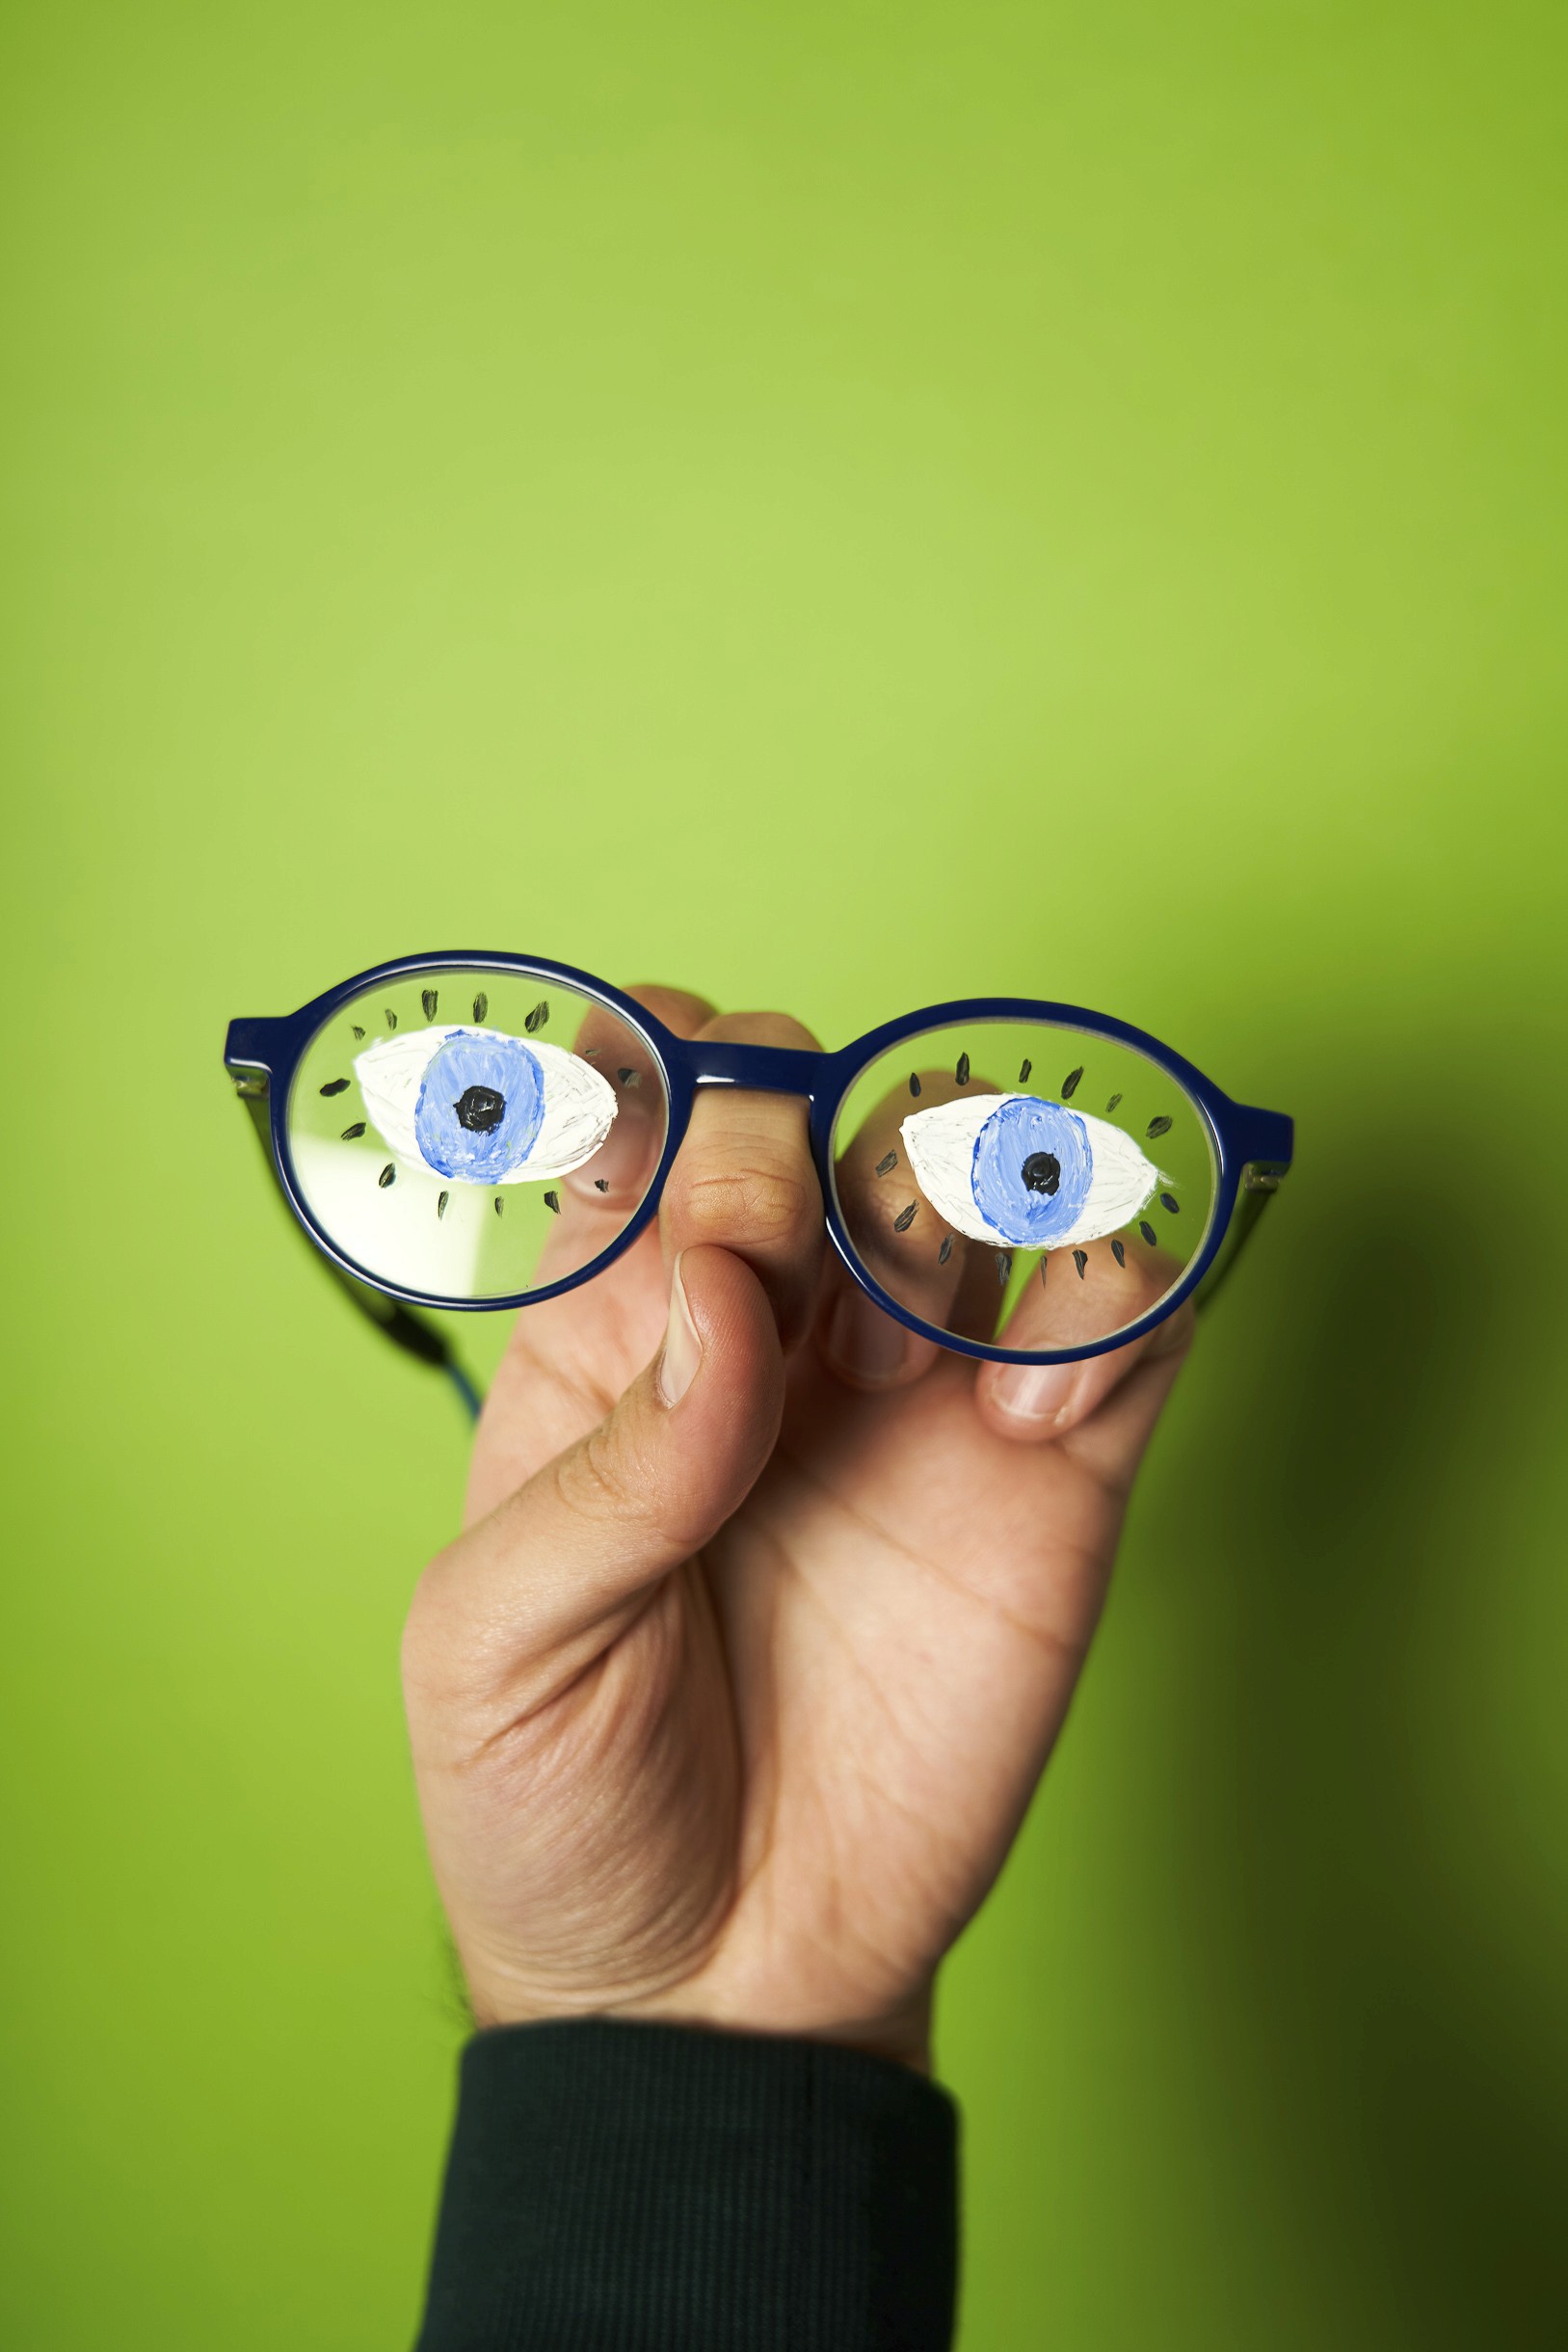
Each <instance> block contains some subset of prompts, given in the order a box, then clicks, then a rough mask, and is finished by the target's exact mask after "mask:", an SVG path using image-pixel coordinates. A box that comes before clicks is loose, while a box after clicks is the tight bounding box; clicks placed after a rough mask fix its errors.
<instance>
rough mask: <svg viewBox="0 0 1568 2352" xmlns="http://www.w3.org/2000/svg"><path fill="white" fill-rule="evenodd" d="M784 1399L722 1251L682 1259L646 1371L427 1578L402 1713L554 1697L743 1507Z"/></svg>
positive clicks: (766, 1331) (692, 1252) (750, 1296)
mask: <svg viewBox="0 0 1568 2352" xmlns="http://www.w3.org/2000/svg"><path fill="white" fill-rule="evenodd" d="M783 1410H784V1356H783V1352H782V1350H781V1348H780V1345H779V1334H778V1328H777V1325H776V1324H775V1322H774V1318H773V1312H772V1309H771V1307H770V1306H769V1304H768V1300H767V1296H766V1294H765V1292H764V1291H763V1289H762V1285H761V1283H760V1282H759V1281H758V1280H757V1276H756V1274H755V1273H753V1271H752V1270H751V1268H750V1267H749V1266H747V1265H746V1264H745V1263H744V1261H743V1260H741V1259H739V1258H736V1257H732V1256H731V1253H730V1252H729V1251H728V1250H726V1249H721V1248H718V1247H715V1246H711V1245H706V1246H702V1247H692V1248H689V1249H685V1250H682V1252H681V1253H680V1256H679V1257H678V1259H677V1260H676V1263H675V1270H674V1274H673V1277H672V1281H671V1292H670V1319H669V1324H668V1328H667V1331H666V1334H665V1340H664V1345H663V1347H662V1348H661V1349H660V1350H659V1353H658V1354H657V1355H656V1356H655V1357H654V1359H653V1361H652V1363H651V1364H650V1365H649V1366H648V1367H647V1368H646V1370H645V1371H643V1372H641V1373H640V1374H639V1375H638V1376H637V1377H636V1379H634V1380H633V1381H632V1383H631V1385H630V1386H629V1388H627V1390H626V1392H625V1395H624V1396H623V1397H622V1398H621V1400H620V1402H619V1403H617V1404H616V1406H615V1408H614V1410H613V1411H612V1412H611V1413H610V1414H609V1415H608V1416H607V1418H606V1419H605V1420H603V1421H601V1422H600V1423H599V1424H598V1428H597V1429H593V1430H589V1431H588V1433H587V1435H586V1436H585V1437H582V1438H579V1439H578V1440H577V1442H576V1443H575V1444H574V1445H571V1446H569V1447H568V1448H567V1449H566V1451H565V1452H564V1453H562V1454H558V1455H557V1456H556V1457H555V1458H554V1459H553V1460H552V1461H548V1462H546V1463H545V1465H544V1467H543V1469H541V1470H539V1471H537V1472H536V1473H535V1474H534V1476H533V1477H532V1478H531V1479H529V1480H528V1481H527V1482H526V1483H525V1484H523V1485H521V1486H519V1487H518V1490H517V1492H516V1493H515V1494H512V1495H509V1496H508V1497H507V1499H506V1501H505V1502H503V1503H501V1504H499V1505H498V1506H497V1507H496V1509H495V1510H492V1512H491V1513H490V1515H489V1517H488V1518H485V1519H481V1520H480V1521H478V1522H477V1524H476V1525H474V1526H473V1527H471V1528H469V1529H467V1530H466V1532H465V1534H464V1535H462V1536H461V1537H458V1539H457V1540H456V1542H454V1543H452V1544H450V1545H449V1546H448V1547H447V1549H446V1550H445V1551H444V1552H442V1553H440V1554H439V1556H438V1557H437V1559H436V1560H435V1561H433V1562H432V1564H431V1565H430V1567H429V1568H427V1569H426V1571H425V1574H424V1576H423V1577H422V1578H421V1580H420V1584H419V1590H418V1591H417V1593H416V1594H415V1597H414V1603H413V1607H412V1611H411V1614H410V1617H409V1626H408V1631H407V1633H406V1635H405V1637H404V1675H405V1681H406V1682H407V1683H408V1685H409V1687H410V1696H411V1698H412V1697H414V1695H415V1693H416V1692H417V1693H418V1694H419V1695H420V1696H421V1697H437V1696H440V1697H456V1696H458V1695H459V1692H460V1691H461V1693H462V1695H463V1697H465V1699H467V1700H469V1701H478V1702H479V1703H480V1704H481V1705H482V1706H483V1705H485V1704H486V1703H487V1702H488V1701H489V1700H491V1699H492V1698H493V1699H494V1700H495V1701H496V1702H497V1703H498V1704H499V1705H500V1706H501V1707H502V1708H503V1710H504V1717H505V1720H508V1721H515V1720H516V1719H517V1717H518V1713H519V1712H527V1711H531V1710H532V1708H533V1707H534V1706H535V1705H538V1704H542V1703H544V1700H545V1698H546V1697H549V1696H550V1695H552V1694H553V1693H554V1692H556V1691H559V1690H561V1689H563V1688H564V1687H565V1686H566V1684H567V1683H568V1682H570V1681H571V1679H572V1678H573V1677H574V1676H575V1675H576V1674H579V1673H581V1672H582V1671H583V1670H585V1669H586V1668H587V1667H588V1666H589V1665H590V1664H592V1662H593V1660H594V1659H595V1658H596V1657H597V1656H598V1654H599V1653H600V1652H601V1651H602V1650H604V1649H605V1648H607V1647H608V1645H609V1644H610V1643H611V1642H613V1641H614V1640H615V1639H616V1638H617V1636H618V1635H619V1633H620V1632H621V1631H622V1630H623V1629H624V1627H625V1624H626V1623H627V1622H629V1620H630V1618H631V1617H633V1616H634V1615H635V1614H636V1612H637V1610H638V1608H639V1606H640V1605H641V1602H642V1600H643V1598H644V1596H645V1595H646V1594H647V1592H648V1591H649V1590H650V1588H651V1587H652V1586H653V1585H655V1584H656V1583H658V1582H659V1580H660V1579H661V1578H663V1577H664V1576H666V1575H667V1574H668V1573H669V1572H670V1571H671V1570H672V1569H673V1568H676V1567H678V1566H679V1565H680V1564H681V1563H682V1562H684V1561H686V1560H689V1559H690V1558H691V1556H692V1554H693V1553H694V1552H696V1551H697V1550H699V1549H700V1548H701V1546H702V1545H703V1544H704V1543H705V1542H706V1541H707V1540H708V1538H709V1537H711V1536H713V1535H714V1534H715V1533H716V1532H717V1530H718V1529H719V1528H720V1527H721V1526H722V1525H723V1524H724V1522H725V1520H726V1519H728V1518H729V1517H730V1515H731V1512H732V1511H734V1510H737V1509H738V1508H739V1506H740V1504H741V1503H742V1502H744V1500H745V1498H746V1496H747V1494H748V1493H749V1492H750V1491H751V1488H752V1486H753V1484H754V1483H755V1482H756V1480H757V1475H758V1473H759V1472H760V1471H761V1469H762V1466H763V1464H764V1463H765V1462H766V1460H767V1458H768V1457H769V1455H770V1454H771V1453H772V1451H773V1446H774V1441H775V1439H776V1438H777V1436H778V1433H779V1423H780V1418H781V1416H782V1413H783Z"/></svg>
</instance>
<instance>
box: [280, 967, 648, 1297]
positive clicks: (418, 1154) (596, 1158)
mask: <svg viewBox="0 0 1568 2352" xmlns="http://www.w3.org/2000/svg"><path fill="white" fill-rule="evenodd" d="M667 1117H668V1106H667V1103H666V1099H665V1092H664V1084H663V1080H662V1078H661V1076H660V1072H659V1065H658V1061H657V1058H656V1056H654V1054H653V1052H652V1050H651V1046H650V1045H649V1043H648V1041H647V1040H646V1039H645V1038H644V1037H643V1035H642V1034H641V1032H640V1031H639V1030H637V1029H634V1028H633V1027H632V1026H631V1024H630V1023H629V1022H626V1021H625V1020H623V1019H622V1018H621V1017H620V1016H619V1015H618V1014H615V1013H611V1012H608V1011H606V1010H605V1009H603V1008H602V1007H600V1006H598V1005H597V1004H595V1003H594V1002H593V1001H592V1000H591V999H589V998H586V997H583V996H581V995H580V994H579V993H578V992H577V991H576V990H574V989H571V988H567V987H564V986H562V985H561V984H559V983H558V982H556V981H553V980H545V979H543V978H541V977H537V976H535V977H530V976H527V975H524V974H517V973H486V974H480V973H474V972H465V971H463V970H461V969H453V970H450V971H443V972H439V973H435V974H432V973H423V974H420V975H419V976H417V977H416V978H412V979H409V980H403V981H397V982H394V983H392V984H391V985H390V986H389V987H387V986H384V987H382V988H379V989H374V990H369V991H366V992H365V993H364V994H363V995H362V996H360V997H359V998H357V999H355V1000H354V1001H353V1002H350V1003H348V1004H346V1005H344V1006H343V1007H342V1008H341V1009H340V1010H339V1011H338V1012H336V1013H334V1014H333V1015H332V1018H331V1020H330V1021H328V1022H327V1023H326V1024H325V1025H324V1026H323V1028H322V1029H320V1030H318V1032H317V1034H316V1035H315V1037H314V1038H312V1040H311V1042H310V1044H309V1046H308V1047H307V1049H306V1053H305V1054H304V1056H302V1058H301V1062H300V1066H299V1070H298V1072H297V1074H296V1077H295V1082H294V1086H293V1091H292V1093H291V1095H290V1099H289V1107H288V1136H289V1146H290V1150H291V1153H292V1156H293V1160H294V1166H295V1172H296V1177H297V1180H298V1183H299V1187H300V1190H301V1192H302V1194H303V1196H304V1199H305V1201H306V1206H307V1207H308V1208H309V1210H310V1212H311V1214H312V1215H313V1216H315V1218H316V1219H317V1221H318V1222H319V1224H320V1225H321V1227H322V1228H323V1230H324V1231H325V1232H326V1233H327V1235H328V1236H329V1238H330V1239H331V1240H332V1243H334V1245H335V1246H336V1247H337V1248H338V1249H340V1250H341V1251H342V1252H343V1254H344V1255H345V1256H346V1257H348V1258H350V1259H352V1260H353V1261H354V1263H355V1264H356V1265H358V1266H360V1267H363V1268H364V1270H366V1271H367V1272H368V1273H372V1274H375V1275H378V1276H380V1277H381V1278H382V1279H383V1280H385V1281H389V1282H394V1283H396V1284H398V1285H399V1286H400V1287H402V1288H404V1289H407V1290H412V1291H419V1292H422V1293H424V1294H426V1295H427V1296H437V1297H442V1298H451V1299H454V1300H478V1299H485V1298H501V1297H508V1296H524V1295H526V1294H527V1293H529V1292H530V1291H534V1290H542V1289H545V1288H546V1287H548V1285H549V1284H551V1283H553V1282H558V1281H560V1280H561V1279H562V1278H563V1277H564V1276H565V1275H567V1274H569V1273H574V1272H577V1271H580V1270H582V1269H583V1268H585V1267H587V1266H589V1265H591V1264H592V1263H593V1261H594V1260H595V1259H596V1258H598V1257H599V1256H601V1255H602V1253H603V1252H604V1251H605V1250H606V1249H607V1248H609V1247H610V1245H611V1244H612V1243H614V1242H615V1241H616V1239H617V1238H618V1237H619V1235H620V1234H621V1233H622V1232H623V1231H624V1229H625V1225H626V1224H627V1222H628V1221H629V1220H630V1218H631V1217H632V1216H634V1215H635V1213H636V1211H637V1208H638V1206H639V1205H640V1203H641V1201H642V1199H643V1196H644V1194H645V1193H646V1191H647V1189H648V1187H649V1185H650V1183H651V1180H652V1177H653V1173H654V1170H655V1169H656V1167H657V1165H658V1162H659V1157H660V1154H661V1152H662V1150H663V1148H664V1138H665V1131H666V1126H667Z"/></svg>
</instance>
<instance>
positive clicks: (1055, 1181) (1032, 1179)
mask: <svg viewBox="0 0 1568 2352" xmlns="http://www.w3.org/2000/svg"><path fill="white" fill-rule="evenodd" d="M1061 1181H1062V1163H1061V1162H1060V1161H1059V1160H1058V1159H1057V1157H1056V1155H1055V1153H1054V1152H1031V1153H1030V1154H1029V1156H1028V1158H1027V1160H1025V1161H1024V1163H1023V1182H1024V1184H1025V1185H1026V1187H1027V1188H1028V1189H1029V1190H1030V1191H1031V1192H1054V1191H1055V1189H1056V1187H1057V1186H1058V1185H1059V1184H1060V1183H1061Z"/></svg>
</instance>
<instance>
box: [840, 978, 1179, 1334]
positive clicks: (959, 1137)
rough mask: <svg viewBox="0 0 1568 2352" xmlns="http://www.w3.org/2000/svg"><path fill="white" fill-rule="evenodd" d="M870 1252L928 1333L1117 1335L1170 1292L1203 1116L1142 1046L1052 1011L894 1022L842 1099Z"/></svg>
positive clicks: (851, 1179) (844, 1169) (859, 1238)
mask: <svg viewBox="0 0 1568 2352" xmlns="http://www.w3.org/2000/svg"><path fill="white" fill-rule="evenodd" d="M834 1181H835V1189H836V1191H837V1200H838V1207H839V1210H840V1213H841V1215H842V1216H843V1220H844V1225H845V1229H846V1231H847V1233H848V1235H849V1239H850V1242H851V1244H852V1245H853V1247H854V1249H855V1250H856V1252H857V1254H858V1255H859V1256H860V1258H861V1259H862V1261H863V1263H864V1266H865V1268H866V1270H867V1271H868V1272H869V1273H870V1274H871V1275H872V1276H873V1278H874V1279H875V1280H876V1281H878V1282H879V1283H880V1284H881V1285H882V1287H883V1289H884V1290H886V1291H887V1292H888V1293H889V1295H890V1296H891V1297H893V1298H895V1299H896V1300H897V1301H898V1303H899V1304H900V1305H901V1306H902V1307H904V1308H906V1309H907V1310H908V1311H909V1312H910V1313H912V1314H915V1315H917V1316H919V1317H920V1319H921V1320H922V1321H923V1322H924V1323H927V1324H929V1325H930V1327H931V1329H932V1331H933V1333H934V1334H935V1335H938V1336H941V1335H943V1334H952V1335H956V1336H959V1337H962V1338H965V1339H970V1340H975V1341H979V1342H982V1343H984V1344H986V1345H989V1346H993V1347H997V1348H1001V1349H1004V1350H1008V1351H1009V1352H1016V1353H1020V1354H1034V1353H1041V1352H1049V1351H1051V1350H1073V1349H1075V1348H1079V1347H1083V1346H1085V1345H1088V1344H1091V1343H1093V1342H1095V1341H1099V1340H1104V1339H1110V1338H1113V1337H1114V1336H1115V1335H1116V1334H1117V1333H1118V1332H1120V1331H1123V1330H1125V1329H1127V1328H1128V1327H1129V1325H1130V1324H1132V1323H1136V1322H1138V1321H1139V1320H1140V1318H1141V1317H1143V1316H1144V1315H1146V1314H1148V1312H1149V1311H1150V1309H1151V1308H1153V1307H1155V1306H1156V1305H1157V1304H1158V1303H1159V1301H1160V1300H1161V1299H1162V1298H1164V1297H1165V1296H1168V1294H1169V1293H1170V1291H1171V1290H1172V1289H1173V1288H1174V1287H1175V1285H1176V1284H1177V1283H1178V1282H1179V1281H1180V1280H1181V1278H1182V1276H1183V1272H1184V1271H1185V1270H1186V1267H1187V1265H1188V1264H1189V1262H1190V1261H1191V1259H1192V1258H1193V1257H1194V1256H1195V1255H1196V1253H1197V1251H1198V1250H1199V1249H1200V1248H1201V1246H1202V1244H1203V1242H1204V1239H1205V1236H1206V1235H1207V1233H1208V1230H1209V1219H1210V1216H1211V1214H1212V1206H1213V1193H1214V1163H1213V1154H1212V1150H1211V1148H1210V1144H1209V1130H1208V1126H1207V1123H1206V1122H1205V1120H1204V1119H1203V1116H1202V1114H1201V1113H1200V1111H1199V1110H1198V1109H1197V1107H1196V1105H1195V1104H1193V1103H1192V1102H1191V1101H1190V1099H1189V1098H1188V1097H1187V1095H1186V1093H1185V1092H1184V1090H1183V1088H1182V1087H1180V1086H1179V1085H1178V1084H1177V1083H1176V1082H1175V1081H1174V1080H1173V1079H1171V1078H1170V1077H1169V1076H1168V1075H1167V1073H1166V1072H1165V1071H1164V1070H1162V1069H1161V1068H1160V1066H1159V1065H1158V1063H1156V1062H1154V1061H1151V1060H1150V1059H1149V1058H1148V1056H1145V1055H1143V1054H1141V1053H1139V1052H1138V1051H1137V1050H1136V1048H1134V1047H1130V1046H1124V1045H1120V1044H1118V1043H1116V1042H1114V1041H1113V1040H1111V1039H1108V1038H1103V1037H1100V1036H1098V1035H1094V1034H1092V1033H1090V1032H1087V1031H1082V1030H1075V1029H1061V1028H1057V1027H1054V1026H1052V1025H1050V1024H1043V1023H1039V1022H1024V1021H999V1022H983V1023H974V1024H965V1025H964V1026H963V1027H961V1028H951V1029H936V1030H931V1031H927V1032H925V1033H924V1034H922V1035H920V1036H919V1037H917V1038H914V1039H904V1040H903V1041H901V1042H900V1043H899V1044H898V1045H897V1046H896V1047H894V1048H893V1049H891V1050H890V1052H889V1053H887V1054H885V1055H883V1056H880V1057H879V1058H878V1059H877V1060H876V1061H874V1062H872V1063H871V1064H869V1065H868V1067H867V1068H866V1069H865V1070H864V1071H863V1072H862V1074H861V1076H860V1078H859V1079H858V1080H857V1082H856V1083H855V1085H854V1087H853V1088H852V1089H851V1091H850V1094H849V1097H848V1100H847V1101H846V1103H845V1105H844V1108H843V1109H842V1111H841V1112H840V1114H839V1118H838V1122H837V1129H836V1132H835V1137H834Z"/></svg>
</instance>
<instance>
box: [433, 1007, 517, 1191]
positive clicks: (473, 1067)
mask: <svg viewBox="0 0 1568 2352" xmlns="http://www.w3.org/2000/svg"><path fill="white" fill-rule="evenodd" d="M544 1118H545V1081H544V1075H543V1073H542V1071H541V1069H540V1066H539V1058H538V1056H537V1055H534V1054H531V1053H530V1052H529V1050H528V1048H527V1047H526V1046H525V1045H524V1044H523V1042H522V1040H521V1039H520V1038H519V1037H499V1036H489V1037H474V1036H465V1035H464V1033H463V1032H462V1030H461V1029H459V1030H454V1032H453V1034H452V1035H451V1036H450V1037H449V1038H448V1039H447V1041H446V1043H445V1044H444V1045H443V1046H439V1047H438V1049H437V1051H436V1052H435V1053H434V1054H433V1055H432V1056H431V1057H430V1061H429V1063H428V1065H427V1066H426V1069H425V1076H424V1082H423V1084H422V1085H421V1086H420V1089H419V1100H418V1102H417V1104H416V1105H415V1107H414V1113H413V1133H414V1140H415V1141H416V1142H417V1144H418V1146H419V1151H420V1155H421V1157H422V1158H423V1159H424V1160H426V1161H427V1162H428V1163H429V1164H430V1165H431V1166H432V1167H433V1168H434V1169H435V1170H436V1173H437V1174H438V1176H455V1177H459V1178H461V1179H463V1180H464V1181H465V1182H466V1183H468V1184H499V1183H500V1181H501V1179H502V1177H503V1176H508V1175H510V1174H511V1172H512V1170H513V1169H514V1168H516V1167H520V1166H521V1164H522V1163H523V1162H524V1161H525V1160H526V1159H527V1157H528V1154H529V1153H530V1151H532V1149H533V1146H534V1139H535V1137H536V1136H538V1134H539V1131H540V1128H541V1126H542V1125H543V1123H544Z"/></svg>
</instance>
